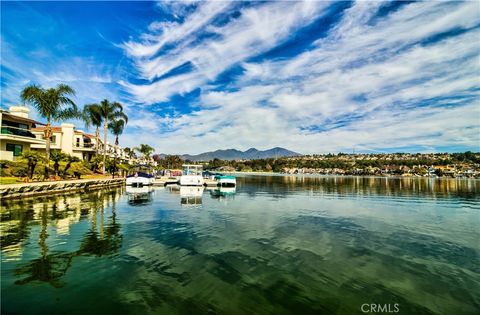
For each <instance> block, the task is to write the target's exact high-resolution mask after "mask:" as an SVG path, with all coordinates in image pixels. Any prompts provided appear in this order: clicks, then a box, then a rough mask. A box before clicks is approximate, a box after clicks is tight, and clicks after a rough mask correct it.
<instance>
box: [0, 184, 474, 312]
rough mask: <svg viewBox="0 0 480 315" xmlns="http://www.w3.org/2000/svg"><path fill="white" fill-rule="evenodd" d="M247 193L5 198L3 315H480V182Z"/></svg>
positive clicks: (285, 187)
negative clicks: (383, 308) (381, 310)
mask: <svg viewBox="0 0 480 315" xmlns="http://www.w3.org/2000/svg"><path fill="white" fill-rule="evenodd" d="M237 183H238V187H237V188H236V189H235V188H233V189H231V188H230V189H229V188H214V189H207V190H208V191H207V192H206V191H205V189H204V188H203V187H179V186H169V187H166V188H163V187H161V188H155V189H154V191H152V189H148V187H146V188H147V190H146V191H138V190H135V191H132V190H129V189H127V190H126V191H125V190H124V189H123V188H122V189H115V190H104V191H96V192H93V193H89V194H73V195H67V196H57V197H42V198H35V199H33V200H19V201H8V202H7V201H4V202H2V210H1V212H0V215H1V219H2V220H1V222H0V228H1V232H2V233H1V235H0V237H1V242H2V243H1V245H2V248H1V250H2V257H1V259H2V271H1V272H2V284H1V285H2V295H3V297H2V313H3V312H5V313H25V314H35V313H40V310H41V311H42V312H47V313H48V312H51V313H54V312H59V310H60V311H61V312H64V313H72V312H73V313H75V312H76V313H92V312H98V310H102V312H103V313H105V314H118V313H119V312H122V313H142V314H143V313H152V314H169V313H181V312H185V313H198V314H203V313H218V314H231V313H238V314H253V313H264V314H277V313H280V314H309V313H314V314H334V313H337V314H357V313H359V306H360V305H362V304H363V303H365V302H366V301H367V302H368V301H371V302H379V303H399V304H400V305H401V312H400V314H413V313H416V314H442V313H443V314H476V311H477V310H478V309H479V308H480V295H479V292H480V269H479V267H478V266H479V265H480V264H479V257H480V256H479V255H480V246H479V244H478V239H479V236H480V235H479V234H478V224H479V218H480V216H479V213H480V208H479V206H478V201H480V196H479V194H478V191H479V187H478V181H471V180H470V181H464V180H455V179H453V180H452V181H443V180H438V179H434V180H433V181H430V180H427V181H425V180H424V179H418V180H415V179H413V181H412V179H384V178H366V179H363V178H347V177H345V178H342V177H339V178H333V177H328V178H327V177H326V178H318V177H317V178H309V177H279V176H278V177H273V176H270V177H259V176H257V177H250V176H239V177H237ZM423 190H425V191H423ZM204 194H205V195H207V197H205V198H202V197H203V195H204ZM137 196H142V198H144V199H143V201H142V198H140V200H137V201H136V202H134V203H132V198H136V197H137ZM179 200H180V203H179ZM132 206H135V208H134V207H132ZM184 206H188V207H191V208H189V210H191V211H180V210H185V207H184ZM60 288H63V289H60ZM52 295H54V296H55V297H57V298H58V300H56V299H52V298H51V296H52ZM25 300H28V301H29V302H30V303H25V302H24V301H25ZM85 301H95V303H85Z"/></svg>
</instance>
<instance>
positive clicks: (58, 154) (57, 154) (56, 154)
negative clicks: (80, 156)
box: [50, 150, 67, 176]
mask: <svg viewBox="0 0 480 315" xmlns="http://www.w3.org/2000/svg"><path fill="white" fill-rule="evenodd" d="M66 156H67V155H66V154H65V153H63V152H62V151H60V150H53V151H52V154H51V156H50V158H51V160H52V161H53V162H54V164H53V169H54V170H55V175H56V176H58V175H60V161H63V160H64V159H65V158H66Z"/></svg>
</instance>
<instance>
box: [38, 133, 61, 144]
mask: <svg viewBox="0 0 480 315" xmlns="http://www.w3.org/2000/svg"><path fill="white" fill-rule="evenodd" d="M41 137H42V139H46V138H45V135H42V136H41ZM50 143H51V144H56V143H57V136H51V137H50Z"/></svg>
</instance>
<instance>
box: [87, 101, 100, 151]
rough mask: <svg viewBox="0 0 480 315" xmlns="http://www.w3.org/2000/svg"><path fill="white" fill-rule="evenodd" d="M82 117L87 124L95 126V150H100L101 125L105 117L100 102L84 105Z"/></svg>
mask: <svg viewBox="0 0 480 315" xmlns="http://www.w3.org/2000/svg"><path fill="white" fill-rule="evenodd" d="M82 116H83V117H82V118H83V120H84V121H85V126H86V127H87V128H88V127H90V126H94V127H95V152H96V153H97V152H98V149H99V143H100V127H101V126H102V122H103V118H102V112H101V110H100V105H98V104H87V105H85V106H84V107H83V113H82Z"/></svg>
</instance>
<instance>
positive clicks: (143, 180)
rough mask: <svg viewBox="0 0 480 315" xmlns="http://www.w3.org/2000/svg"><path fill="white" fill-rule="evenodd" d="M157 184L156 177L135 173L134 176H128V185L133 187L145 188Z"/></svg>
mask: <svg viewBox="0 0 480 315" xmlns="http://www.w3.org/2000/svg"><path fill="white" fill-rule="evenodd" d="M154 182H155V176H153V175H151V174H148V173H143V172H135V173H134V174H132V175H128V176H127V180H126V185H127V186H132V187H143V186H150V185H153V183H154Z"/></svg>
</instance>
